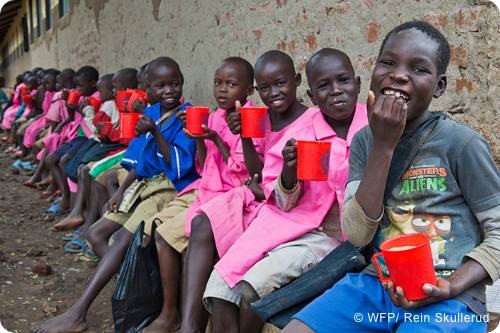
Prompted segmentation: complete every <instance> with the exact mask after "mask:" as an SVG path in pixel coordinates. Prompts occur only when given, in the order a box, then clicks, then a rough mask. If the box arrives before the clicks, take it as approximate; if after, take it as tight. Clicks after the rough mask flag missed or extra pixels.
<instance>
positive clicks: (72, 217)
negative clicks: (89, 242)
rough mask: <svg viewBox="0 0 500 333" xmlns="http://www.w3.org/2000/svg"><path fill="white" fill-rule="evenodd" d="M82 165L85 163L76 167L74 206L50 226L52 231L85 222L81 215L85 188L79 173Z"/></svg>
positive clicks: (62, 229) (67, 228)
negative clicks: (76, 187) (66, 215)
mask: <svg viewBox="0 0 500 333" xmlns="http://www.w3.org/2000/svg"><path fill="white" fill-rule="evenodd" d="M84 166H86V165H84V164H82V165H80V166H79V167H78V190H77V191H76V197H75V207H74V208H73V209H72V210H71V214H69V216H68V217H67V218H65V219H64V220H62V221H61V222H59V223H57V224H55V225H53V226H52V228H50V230H52V231H54V232H58V231H64V230H69V229H72V228H74V227H77V226H79V225H81V224H82V223H83V222H85V217H84V216H83V208H84V206H85V190H86V189H85V186H84V181H83V177H82V173H81V171H82V168H83V167H84Z"/></svg>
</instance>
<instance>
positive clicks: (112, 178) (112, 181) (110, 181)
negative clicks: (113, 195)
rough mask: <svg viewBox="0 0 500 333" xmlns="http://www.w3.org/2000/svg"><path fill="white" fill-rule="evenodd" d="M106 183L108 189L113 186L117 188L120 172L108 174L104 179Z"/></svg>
mask: <svg viewBox="0 0 500 333" xmlns="http://www.w3.org/2000/svg"><path fill="white" fill-rule="evenodd" d="M104 183H105V184H106V187H108V188H109V187H111V186H116V185H117V183H118V172H117V171H115V170H113V171H110V172H108V173H107V174H106V176H105V177H104Z"/></svg>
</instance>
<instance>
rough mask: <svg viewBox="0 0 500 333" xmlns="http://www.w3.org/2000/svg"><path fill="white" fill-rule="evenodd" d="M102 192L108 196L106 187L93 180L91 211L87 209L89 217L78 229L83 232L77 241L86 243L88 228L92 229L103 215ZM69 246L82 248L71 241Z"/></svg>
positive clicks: (74, 248) (75, 248)
mask: <svg viewBox="0 0 500 333" xmlns="http://www.w3.org/2000/svg"><path fill="white" fill-rule="evenodd" d="M101 192H102V193H103V195H104V196H106V198H107V195H106V188H105V187H104V186H102V185H101V184H99V183H97V182H93V186H92V194H91V198H92V204H91V208H90V210H89V211H87V218H86V219H85V223H84V224H83V225H82V226H81V227H80V228H79V229H78V230H80V231H81V232H82V233H81V234H80V235H78V236H77V237H76V241H77V242H81V243H84V242H85V241H86V239H87V230H88V229H90V227H91V226H92V225H93V224H94V223H95V222H96V221H97V220H99V218H100V217H101V213H100V212H101V211H102V208H100V206H99V198H98V194H99V193H101ZM96 193H97V194H96ZM106 200H107V199H106ZM68 247H69V248H71V249H73V250H78V249H79V248H80V247H79V245H77V244H73V243H71V242H70V243H69V245H68Z"/></svg>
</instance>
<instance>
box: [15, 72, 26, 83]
mask: <svg viewBox="0 0 500 333" xmlns="http://www.w3.org/2000/svg"><path fill="white" fill-rule="evenodd" d="M23 79H24V75H23V74H19V75H18V76H16V82H23Z"/></svg>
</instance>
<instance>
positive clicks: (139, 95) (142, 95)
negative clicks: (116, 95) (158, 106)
mask: <svg viewBox="0 0 500 333" xmlns="http://www.w3.org/2000/svg"><path fill="white" fill-rule="evenodd" d="M140 98H142V99H144V101H145V102H146V103H147V102H148V94H146V93H145V92H144V91H142V90H139V89H135V90H134V93H133V94H132V96H130V98H129V100H128V103H127V108H128V109H129V110H130V111H132V103H133V102H134V101H135V100H136V99H140Z"/></svg>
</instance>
